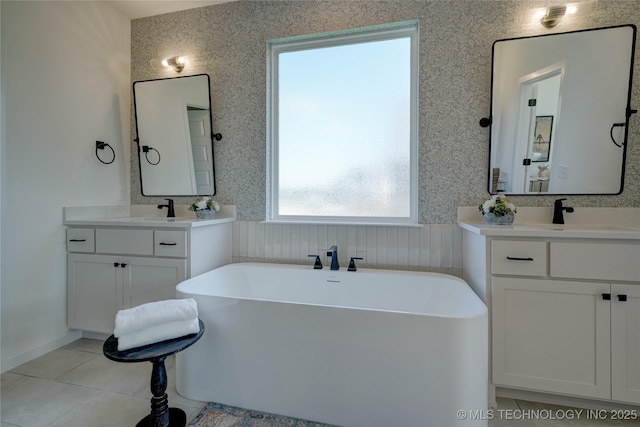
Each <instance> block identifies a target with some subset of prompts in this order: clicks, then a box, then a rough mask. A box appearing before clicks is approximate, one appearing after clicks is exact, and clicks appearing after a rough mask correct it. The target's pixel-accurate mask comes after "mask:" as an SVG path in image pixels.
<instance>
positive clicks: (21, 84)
mask: <svg viewBox="0 0 640 427" xmlns="http://www.w3.org/2000/svg"><path fill="white" fill-rule="evenodd" d="M0 7H1V9H2V13H1V19H2V24H1V29H2V35H1V39H0V40H1V44H2V60H1V66H2V72H1V74H0V77H1V86H2V95H3V96H4V98H3V100H4V103H3V104H2V133H3V135H2V140H1V143H2V151H1V160H2V167H1V169H0V170H1V173H2V176H1V183H2V194H1V204H2V208H3V209H2V228H1V233H2V234H1V235H2V247H1V256H2V258H1V259H2V261H1V262H2V264H1V267H2V269H1V278H2V282H1V291H2V292H1V304H2V307H1V308H2V312H1V313H2V314H1V317H2V320H1V327H2V330H1V336H2V339H1V341H2V347H1V348H2V370H3V371H5V370H7V369H10V368H12V367H13V366H16V365H18V364H20V363H22V362H24V361H26V360H29V359H31V358H33V357H35V356H38V355H39V354H41V353H44V352H46V351H48V350H50V349H52V348H55V347H58V346H59V345H61V344H63V343H65V342H66V341H70V340H73V339H75V338H76V337H77V336H78V334H77V333H76V332H69V331H68V330H67V327H66V255H65V231H64V227H63V226H62V207H63V206H68V205H102V204H126V203H128V200H129V186H130V178H129V163H130V161H129V160H130V159H129V152H130V141H129V117H130V86H129V82H130V40H131V37H130V21H129V19H128V18H126V17H125V16H124V15H122V14H121V13H120V12H117V11H115V10H114V9H113V8H112V7H111V6H109V5H107V4H105V3H102V2H67V1H60V2H58V1H45V2H35V1H34V2H31V1H29V2H11V1H2V2H0ZM96 140H101V141H104V142H107V143H109V144H110V145H111V146H112V147H113V148H114V150H115V153H116V160H115V162H114V163H113V164H111V165H103V164H101V163H100V162H98V160H97V159H96V157H95V153H94V151H95V141H96ZM109 155H110V152H109V153H104V156H105V157H106V158H107V159H109V157H108V156H109Z"/></svg>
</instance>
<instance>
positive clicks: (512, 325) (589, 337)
mask: <svg viewBox="0 0 640 427" xmlns="http://www.w3.org/2000/svg"><path fill="white" fill-rule="evenodd" d="M492 290H493V294H492V295H493V309H492V310H493V311H492V314H493V318H492V332H493V347H492V348H493V382H494V383H495V384H497V385H505V386H514V387H521V388H528V389H531V390H540V391H549V392H557V393H566V394H572V395H578V396H590V397H601V398H609V397H610V394H611V390H610V372H609V366H610V344H609V343H610V320H611V319H610V307H611V306H610V302H609V301H608V300H604V299H603V297H602V294H604V293H609V291H610V286H609V285H608V284H601V283H585V282H563V281H552V280H536V279H514V278H496V277H494V278H493V279H492Z"/></svg>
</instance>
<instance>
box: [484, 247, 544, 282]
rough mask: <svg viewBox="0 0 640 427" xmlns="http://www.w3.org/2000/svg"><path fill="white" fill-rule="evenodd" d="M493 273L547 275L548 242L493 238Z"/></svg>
mask: <svg viewBox="0 0 640 427" xmlns="http://www.w3.org/2000/svg"><path fill="white" fill-rule="evenodd" d="M491 273H492V274H512V275H516V276H546V274H547V242H532V241H524V240H508V241H507V240H492V241H491Z"/></svg>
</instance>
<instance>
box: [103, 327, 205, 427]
mask: <svg viewBox="0 0 640 427" xmlns="http://www.w3.org/2000/svg"><path fill="white" fill-rule="evenodd" d="M198 322H199V323H200V331H198V333H197V334H190V335H185V336H183V337H179V338H174V339H171V340H166V341H160V342H158V343H154V344H149V345H145V346H142V347H135V348H132V349H129V350H124V351H118V339H117V338H116V337H114V336H113V335H111V336H110V337H109V338H107V340H106V341H105V342H104V346H103V347H102V351H103V353H104V355H105V356H106V357H107V358H108V359H111V360H114V361H116V362H126V363H134V362H147V361H149V362H151V363H153V369H152V371H151V393H152V394H153V397H152V398H151V413H150V414H149V415H147V416H146V417H144V418H143V419H142V420H140V422H139V423H138V424H136V427H184V426H185V425H186V424H187V415H186V414H185V413H184V411H183V410H182V409H180V408H169V398H168V396H167V393H166V391H167V370H166V369H165V367H164V360H165V359H166V358H167V356H171V355H172V354H175V353H178V352H180V351H182V350H184V349H185V348H187V347H189V346H191V345H193V344H194V343H195V342H196V341H198V340H199V339H200V337H201V336H202V334H203V333H204V323H202V320H198Z"/></svg>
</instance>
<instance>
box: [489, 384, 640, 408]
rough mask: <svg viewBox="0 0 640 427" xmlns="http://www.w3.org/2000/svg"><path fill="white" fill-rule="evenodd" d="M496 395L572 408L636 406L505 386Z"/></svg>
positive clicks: (634, 406)
mask: <svg viewBox="0 0 640 427" xmlns="http://www.w3.org/2000/svg"><path fill="white" fill-rule="evenodd" d="M496 395H497V396H499V397H506V398H510V399H516V400H528V401H530V402H540V403H546V404H550V405H559V406H569V407H572V408H586V409H594V410H599V409H603V410H612V409H621V410H625V409H633V410H637V409H638V407H637V406H636V405H634V404H632V403H629V404H625V403H620V402H613V401H610V400H596V399H588V398H583V397H575V396H567V395H562V394H549V393H542V392H537V391H530V390H519V389H512V388H506V387H497V388H496Z"/></svg>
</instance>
